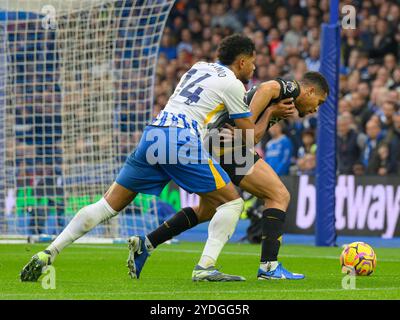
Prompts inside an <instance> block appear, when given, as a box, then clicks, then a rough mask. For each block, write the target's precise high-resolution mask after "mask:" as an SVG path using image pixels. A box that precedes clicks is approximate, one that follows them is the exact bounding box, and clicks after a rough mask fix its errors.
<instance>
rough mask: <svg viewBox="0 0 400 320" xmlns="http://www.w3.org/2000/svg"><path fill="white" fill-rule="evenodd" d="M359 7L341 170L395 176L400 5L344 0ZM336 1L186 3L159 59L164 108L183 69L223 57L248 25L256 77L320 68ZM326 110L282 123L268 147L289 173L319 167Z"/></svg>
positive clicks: (345, 72) (349, 51) (173, 19)
mask: <svg viewBox="0 0 400 320" xmlns="http://www.w3.org/2000/svg"><path fill="white" fill-rule="evenodd" d="M341 4H342V5H343V4H349V5H353V6H355V8H356V13H357V22H356V28H355V29H343V28H342V33H341V40H342V48H341V54H342V57H341V58H342V59H341V62H342V63H341V69H340V93H339V98H340V101H339V110H338V119H337V128H338V132H337V148H338V154H337V160H338V173H339V174H356V175H365V174H371V175H392V174H398V173H399V170H400V104H399V100H400V99H399V98H400V66H399V58H400V46H399V45H398V42H399V41H400V6H399V4H398V2H396V1H388V0H364V1H342V3H341ZM328 21H329V1H328V0H321V1H317V0H279V1H278V0H268V1H267V0H264V1H262V0H246V1H243V0H223V1H220V0H218V1H215V0H198V1H189V0H178V1H177V2H176V3H175V5H174V7H173V9H172V12H171V14H170V17H169V19H168V22H167V26H166V28H165V31H164V34H163V38H162V44H161V48H160V56H159V62H158V66H157V78H156V79H157V81H156V88H155V107H154V113H155V114H156V113H158V111H159V110H160V109H161V108H162V107H163V106H164V105H165V103H166V102H167V100H168V97H169V96H170V95H171V94H172V92H173V90H174V88H175V86H176V84H177V82H178V80H179V78H180V77H181V75H182V74H183V73H184V72H185V71H187V70H188V69H189V67H190V66H191V65H192V64H193V63H195V62H196V61H199V60H204V61H214V60H215V58H216V48H217V46H218V44H219V43H220V41H221V39H222V38H223V37H224V36H226V35H230V34H232V33H235V32H243V33H244V34H246V35H248V36H249V37H251V38H252V39H253V40H254V42H255V44H256V53H257V57H256V71H255V74H254V78H253V79H252V81H251V82H250V83H249V84H248V87H249V88H250V87H251V86H253V85H256V84H258V83H260V82H263V81H267V80H270V79H274V78H277V77H284V78H286V77H288V78H294V79H297V80H299V79H301V77H302V75H303V74H304V73H305V72H306V71H308V70H311V71H318V70H319V67H320V49H321V48H320V45H321V39H320V30H321V29H320V26H321V23H323V22H328ZM316 126H317V118H316V115H313V116H308V117H306V118H304V119H300V118H295V119H289V120H288V121H285V122H284V123H281V124H280V125H277V126H275V127H273V129H271V130H270V131H269V133H268V135H266V137H265V139H264V140H263V141H262V142H261V143H260V144H259V145H258V151H259V153H260V154H262V155H263V156H264V158H265V160H266V161H267V162H268V163H269V164H271V166H272V167H273V168H274V169H275V170H276V171H277V172H278V174H280V175H287V174H311V175H312V174H314V172H315V167H316V159H315V157H316V149H317V145H316Z"/></svg>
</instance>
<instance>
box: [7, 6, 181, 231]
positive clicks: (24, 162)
mask: <svg viewBox="0 0 400 320" xmlns="http://www.w3.org/2000/svg"><path fill="white" fill-rule="evenodd" d="M173 2H174V1H173V0H29V1H28V0H0V234H1V235H3V236H4V235H17V236H27V235H55V234H58V233H60V232H61V230H62V229H63V228H64V227H65V225H66V224H67V223H68V221H69V220H70V219H71V218H72V217H73V216H74V215H75V213H76V212H77V211H78V210H79V209H80V208H81V207H83V206H85V205H87V204H90V203H93V202H95V201H97V200H98V199H99V198H100V197H101V196H102V195H103V194H104V192H105V191H106V190H107V188H108V187H109V186H110V184H111V183H112V182H113V181H114V179H115V177H116V175H117V173H118V171H119V169H120V168H121V166H122V164H123V162H124V161H125V159H126V157H127V156H128V155H129V154H130V153H131V151H132V150H133V148H134V147H135V146H136V144H137V143H138V141H139V138H140V136H141V133H142V130H143V128H144V126H145V125H146V123H148V122H149V120H150V119H151V116H152V102H153V86H154V81H155V68H156V63H157V55H158V48H159V44H160V39H161V36H162V31H163V28H164V24H165V22H166V20H167V17H168V14H169V11H170V9H171V6H172V5H173ZM157 225H158V220H157V202H156V199H155V197H153V196H145V195H139V196H138V197H137V198H136V199H135V201H134V202H133V203H132V205H130V206H129V207H128V208H127V209H125V210H124V212H122V213H121V214H120V215H118V216H117V217H116V218H113V219H112V220H110V221H109V222H108V223H106V224H104V225H101V226H98V227H97V228H95V230H93V231H92V232H91V233H90V235H92V236H97V237H98V236H100V237H110V238H118V237H126V236H127V235H132V234H133V233H143V232H146V231H147V230H149V229H152V228H154V227H156V226H157Z"/></svg>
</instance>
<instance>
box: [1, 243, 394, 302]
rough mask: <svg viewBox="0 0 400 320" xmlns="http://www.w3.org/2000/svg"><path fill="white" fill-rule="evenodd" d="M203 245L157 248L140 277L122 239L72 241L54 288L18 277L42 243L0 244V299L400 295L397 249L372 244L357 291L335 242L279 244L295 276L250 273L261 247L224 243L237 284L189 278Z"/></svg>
mask: <svg viewBox="0 0 400 320" xmlns="http://www.w3.org/2000/svg"><path fill="white" fill-rule="evenodd" d="M203 246H204V244H203V243H189V242H182V243H179V244H173V245H162V246H160V247H159V248H158V249H157V250H156V251H155V252H154V253H153V254H152V256H151V257H150V258H149V259H148V260H147V263H146V265H145V267H144V269H143V271H142V274H141V278H140V280H132V279H130V278H129V276H128V275H127V268H126V266H125V264H126V258H127V254H128V251H127V249H126V246H125V245H73V246H71V247H69V248H67V249H65V250H64V251H63V253H62V254H61V255H60V256H59V257H58V259H57V261H56V262H55V264H54V267H55V270H56V289H53V290H52V289H47V290H45V289H43V288H42V286H41V282H40V279H39V282H37V283H22V282H20V280H19V272H20V270H21V268H22V267H23V266H24V265H25V263H27V262H28V260H29V259H30V257H31V256H32V255H33V254H34V253H36V252H37V251H39V250H43V249H44V247H45V245H43V244H34V245H32V244H21V245H4V244H3V245H0V299H3V300H4V299H136V300H148V299H178V300H180V299H199V300H202V299H213V300H214V299H239V300H241V299H246V300H248V299H400V267H399V265H400V250H398V249H389V248H377V249H376V254H377V258H378V261H377V270H376V272H375V273H374V274H373V275H372V276H369V277H357V278H356V289H355V290H345V289H343V288H342V279H343V277H344V275H343V274H341V272H340V266H339V255H340V252H341V248H317V247H311V246H297V245H283V246H282V248H281V252H280V260H281V261H282V262H283V263H284V265H285V266H286V267H287V268H288V269H289V270H291V271H294V272H301V273H305V275H306V279H305V280H301V281H288V280H283V281H259V280H257V279H256V272H257V267H258V261H259V260H258V259H259V252H260V246H259V245H249V244H228V245H227V246H226V247H225V248H224V251H223V253H222V255H221V256H220V260H219V265H218V266H221V267H222V269H221V270H222V271H224V272H227V273H233V274H240V275H243V276H245V277H246V278H247V281H245V282H239V283H204V282H202V283H193V282H192V281H191V272H192V269H193V267H194V265H195V264H196V263H197V261H198V258H199V257H200V253H201V252H202V249H203Z"/></svg>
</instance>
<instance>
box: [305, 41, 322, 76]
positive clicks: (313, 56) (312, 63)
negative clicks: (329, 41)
mask: <svg viewBox="0 0 400 320" xmlns="http://www.w3.org/2000/svg"><path fill="white" fill-rule="evenodd" d="M306 64H307V69H308V70H309V71H319V68H320V66H321V62H320V60H319V44H313V45H312V46H311V48H310V56H309V57H308V58H307V59H306Z"/></svg>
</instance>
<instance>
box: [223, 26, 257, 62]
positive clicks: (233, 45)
mask: <svg viewBox="0 0 400 320" xmlns="http://www.w3.org/2000/svg"><path fill="white" fill-rule="evenodd" d="M255 49H256V48H255V45H254V42H253V41H252V40H251V39H250V38H248V37H246V36H244V35H241V34H238V33H236V34H233V35H231V36H228V37H226V38H224V39H223V40H222V41H221V43H220V45H219V47H218V60H219V61H220V62H221V63H223V64H225V65H227V66H229V65H231V64H232V63H233V62H234V61H235V59H236V58H237V57H238V56H239V55H241V54H244V55H248V56H252V55H253V52H254V50H255Z"/></svg>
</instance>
